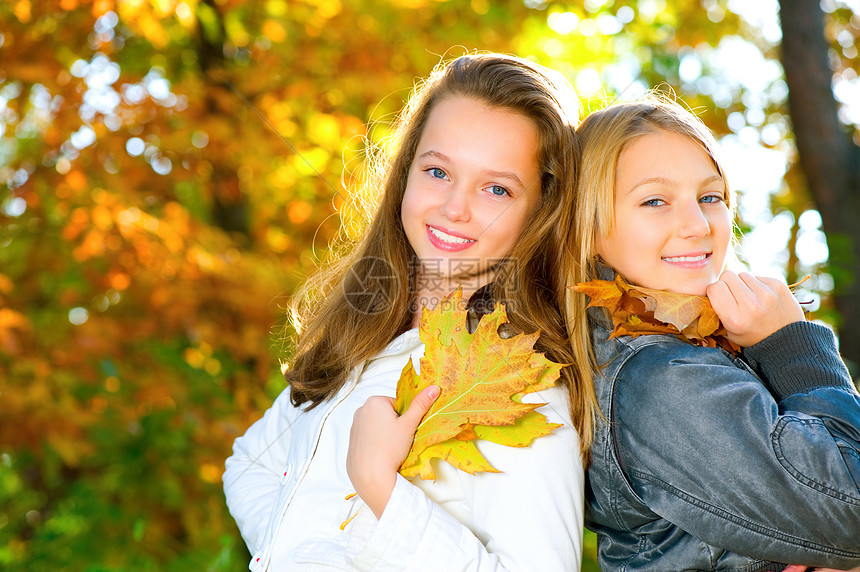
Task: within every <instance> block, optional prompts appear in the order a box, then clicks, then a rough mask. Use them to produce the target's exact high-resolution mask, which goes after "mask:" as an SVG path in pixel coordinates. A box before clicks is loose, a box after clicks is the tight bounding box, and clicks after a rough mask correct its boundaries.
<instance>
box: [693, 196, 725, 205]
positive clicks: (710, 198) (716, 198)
mask: <svg viewBox="0 0 860 572" xmlns="http://www.w3.org/2000/svg"><path fill="white" fill-rule="evenodd" d="M699 200H700V201H701V202H703V203H705V204H712V203H719V202H722V201H723V197H722V196H718V195H705V196H704V197H702V198H701V199H699Z"/></svg>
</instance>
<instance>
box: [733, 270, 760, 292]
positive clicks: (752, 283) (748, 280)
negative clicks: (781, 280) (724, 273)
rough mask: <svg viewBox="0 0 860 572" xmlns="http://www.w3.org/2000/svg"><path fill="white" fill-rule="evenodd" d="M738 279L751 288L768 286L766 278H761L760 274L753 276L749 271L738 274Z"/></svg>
mask: <svg viewBox="0 0 860 572" xmlns="http://www.w3.org/2000/svg"><path fill="white" fill-rule="evenodd" d="M738 279H740V281H741V282H742V283H743V284H744V285H745V286H746V287H747V288H749V289H750V290H753V291H757V290H764V289H765V288H766V283H765V279H764V278H760V277H758V276H753V275H752V274H750V273H749V272H741V273H740V274H738Z"/></svg>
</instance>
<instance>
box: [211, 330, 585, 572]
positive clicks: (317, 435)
mask: <svg viewBox="0 0 860 572" xmlns="http://www.w3.org/2000/svg"><path fill="white" fill-rule="evenodd" d="M423 352H424V345H423V344H422V343H421V342H420V340H419V338H418V330H417V329H413V330H410V331H408V332H406V333H404V334H402V335H401V336H399V337H397V338H396V339H395V340H394V341H392V342H391V344H389V346H388V347H387V348H386V349H385V350H383V351H382V352H381V353H380V354H379V355H378V356H377V357H375V358H374V359H372V360H370V361H369V362H368V363H367V364H366V366H365V368H364V370H363V373H361V370H362V368H356V371H354V372H353V373H352V374H351V375H350V378H349V380H348V381H347V383H346V384H345V385H344V387H343V388H342V389H341V390H340V391H339V392H338V394H337V395H336V396H335V397H334V398H332V399H330V400H327V401H325V402H323V403H321V404H320V405H319V406H317V407H316V408H314V409H311V410H307V409H306V408H305V407H299V408H297V407H293V405H292V404H291V403H290V399H289V390H285V391H284V392H283V393H281V395H280V396H278V398H277V399H276V400H275V402H274V404H273V405H272V407H271V408H270V409H269V410H268V411H267V412H266V413H265V415H264V416H263V418H262V419H260V420H259V421H257V422H256V423H254V424H253V425H252V426H251V427H250V428H249V429H248V431H247V432H246V433H245V435H243V436H242V437H239V438H238V439H236V442H235V443H234V445H233V455H232V456H231V457H230V458H229V459H227V463H226V472H225V473H224V477H223V480H224V492H225V494H226V497H227V505H228V507H229V509H230V513H231V514H232V515H233V517H234V518H235V519H236V523H237V524H238V526H239V529H240V531H241V533H242V536H243V538H244V539H245V542H246V543H247V545H248V548H249V550H250V551H251V553H252V555H253V556H252V559H251V563H250V569H251V570H254V571H263V570H266V571H286V570H290V571H292V570H374V571H376V570H392V571H395V570H396V571H398V572H399V571H402V570H426V571H433V572H437V571H447V570H473V571H490V570H492V571H501V570H541V571H545V572H552V571H556V570H557V571H560V572H561V571H570V570H573V571H578V570H579V568H580V562H581V556H582V521H583V478H584V477H583V469H582V464H581V461H580V456H579V438H578V435H577V433H576V431H575V430H574V429H573V426H572V425H571V423H570V417H569V413H568V407H567V398H566V395H565V391H564V390H563V389H561V388H558V387H556V388H553V389H550V390H547V391H543V392H537V393H533V394H529V395H527V396H526V399H525V401H528V402H546V403H547V405H545V406H543V407H541V408H540V409H539V411H541V412H542V413H543V414H544V415H546V416H547V417H548V418H549V420H550V421H552V422H557V423H563V424H564V426H563V427H560V428H558V429H556V430H555V431H553V432H552V433H551V434H550V435H548V436H545V437H540V438H538V439H536V440H535V441H534V442H533V443H532V445H531V446H529V447H525V448H514V447H505V446H502V445H497V444H494V443H490V442H486V441H478V442H477V446H478V448H479V449H480V450H481V453H482V454H483V455H484V456H485V457H486V458H487V459H488V460H489V461H490V463H491V464H492V465H493V466H494V467H495V468H496V469H499V470H500V471H502V473H478V474H477V475H469V474H467V473H464V472H462V471H459V470H457V469H454V468H453V467H452V466H450V465H449V464H448V463H445V462H434V463H435V464H434V467H435V468H436V475H437V480H436V481H435V482H434V481H422V480H420V479H417V478H416V479H415V480H414V481H410V480H407V479H405V478H403V477H401V476H399V475H398V477H397V483H396V485H395V488H394V491H393V492H392V495H391V499H390V500H389V502H388V505H387V506H386V508H385V511H384V513H383V515H382V518H381V519H379V520H378V521H377V519H376V517H375V516H374V515H373V513H372V512H371V511H370V509H369V508H367V507H366V506H365V505H364V503H363V502H362V501H361V500H360V499H359V498H358V497H357V496H353V497H351V498H347V496H348V495H349V494H350V493H352V492H353V488H352V485H351V483H350V480H349V477H348V476H347V473H346V452H347V448H348V444H349V431H350V428H351V427H352V419H353V415H354V413H355V410H356V409H357V408H358V407H360V406H361V405H363V404H364V402H365V401H366V400H367V398H368V397H370V396H371V395H387V396H392V397H393V396H394V393H395V389H396V384H397V379H398V378H399V377H400V372H401V370H402V369H403V366H404V365H405V364H406V362H407V360H408V359H409V357H410V355H411V356H412V361H413V363H414V364H418V361H419V359H420V357H421V355H422V354H423ZM353 515H355V518H353V519H352V520H351V521H350V522H349V523H348V524H346V526H344V527H343V529H341V526H342V524H343V523H344V522H345V521H347V519H349V518H350V517H351V516H353Z"/></svg>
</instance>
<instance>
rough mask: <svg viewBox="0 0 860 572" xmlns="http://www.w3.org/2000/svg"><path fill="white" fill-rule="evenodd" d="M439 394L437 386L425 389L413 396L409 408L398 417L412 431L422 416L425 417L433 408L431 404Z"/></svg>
mask: <svg viewBox="0 0 860 572" xmlns="http://www.w3.org/2000/svg"><path fill="white" fill-rule="evenodd" d="M439 393H440V389H439V386H438V385H431V386H429V387H425V388H424V389H422V390H421V391H420V392H419V393H418V395H416V396H415V398H414V399H413V400H412V403H410V404H409V407H407V408H406V411H404V412H403V415H401V416H400V419H402V420H403V421H404V422H405V423H407V424H409V425H410V426H411V427H412V428H413V431H414V429H415V428H417V427H418V424H419V423H421V420H422V419H423V418H424V416H425V415H427V412H428V411H430V407H432V406H433V402H434V401H436V398H437V397H439Z"/></svg>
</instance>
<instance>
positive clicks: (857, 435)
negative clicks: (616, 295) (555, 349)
mask: <svg viewBox="0 0 860 572" xmlns="http://www.w3.org/2000/svg"><path fill="white" fill-rule="evenodd" d="M578 133H579V135H580V140H581V143H582V150H583V151H582V170H581V173H580V179H579V186H578V195H577V208H576V213H575V217H576V223H575V228H576V230H577V232H575V233H574V234H573V235H572V236H573V237H574V240H575V246H574V250H575V252H576V254H577V264H578V266H577V269H576V271H575V273H574V276H572V278H571V282H573V283H580V282H587V281H589V280H593V279H604V280H613V279H614V278H615V276H616V275H620V276H622V277H623V278H624V279H625V280H626V281H627V282H629V283H632V284H635V285H638V286H643V287H646V288H655V289H663V290H669V291H672V292H677V293H682V294H691V295H700V296H705V295H706V296H707V297H708V298H709V299H710V301H711V304H712V305H713V307H714V309H715V310H716V312H717V314H718V315H719V317H720V319H721V321H722V323H723V325H725V327H726V329H727V331H728V335H729V338H730V339H731V340H732V341H734V342H735V343H737V344H739V345H740V346H743V351H742V353H741V354H740V355H737V356H735V355H732V354H730V353H727V352H726V351H724V350H722V349H720V348H705V347H699V346H693V345H690V344H688V343H685V342H683V341H681V340H680V339H678V338H677V337H675V336H673V335H668V334H667V335H662V334H658V335H644V336H638V337H635V338H631V337H630V336H619V337H615V338H610V334H611V332H612V325H611V320H610V319H609V317H608V315H607V313H606V312H605V311H604V310H603V309H597V308H595V309H589V310H588V311H586V309H585V306H586V305H587V304H588V302H589V300H588V297H587V296H585V295H584V294H578V293H571V298H570V316H571V324H570V331H571V335H572V339H573V347H574V350H575V353H576V354H577V356H578V357H579V359H580V360H583V361H584V360H588V359H591V361H592V363H593V364H594V383H595V387H596V393H597V397H598V401H599V404H600V409H601V411H602V413H603V416H604V417H605V420H606V422H605V423H600V424H599V426H598V428H597V431H596V434H595V437H594V443H593V445H592V454H593V464H592V465H591V467H590V469H589V471H588V486H587V487H586V501H587V509H586V526H587V527H588V528H590V529H592V530H594V531H596V532H597V534H598V550H599V561H600V566H601V569H603V570H630V571H632V570H747V571H753V570H783V569H784V568H785V566H786V563H792V564H798V565H803V566H799V567H793V568H792V569H793V570H796V569H804V567H805V566H832V567H840V568H848V567H851V566H857V565H858V564H860V398H858V395H857V391H856V389H855V387H854V385H853V383H852V381H851V379H850V377H849V375H848V371H847V370H846V368H845V365H844V364H843V362H842V360H841V359H840V356H839V353H838V351H837V348H836V345H835V340H834V336H833V334H832V333H831V332H830V330H829V329H827V328H825V327H823V326H820V325H818V324H814V323H812V322H807V321H805V319H804V314H803V311H802V309H801V307H800V305H799V304H798V303H797V301H796V300H795V299H794V297H793V296H792V294H791V292H790V291H789V289H788V287H787V286H786V285H785V284H784V283H783V282H781V281H779V280H775V279H770V278H757V277H754V276H752V275H750V274H748V273H745V272H741V273H740V274H736V273H734V272H731V271H727V270H726V269H725V264H726V259H727V257H728V256H729V254H730V253H731V251H732V221H733V212H734V208H735V198H734V194H733V193H732V190H731V188H730V187H729V185H728V184H727V182H726V175H725V171H724V168H723V165H722V163H721V162H720V160H719V155H718V150H717V145H716V143H715V141H714V138H713V136H712V135H711V133H710V132H709V130H708V129H707V128H706V127H705V126H704V124H703V123H702V122H701V121H700V120H699V119H698V118H697V117H695V116H694V115H693V114H692V113H690V112H689V111H687V110H686V109H684V108H683V107H682V106H681V105H679V104H677V103H675V102H672V101H668V100H666V99H661V98H657V97H649V98H647V99H645V100H643V101H637V102H631V103H620V104H616V105H611V106H609V107H607V108H606V109H603V110H601V111H597V112H595V113H592V114H591V115H590V116H589V117H587V118H586V119H585V120H584V121H583V122H582V124H581V126H580V127H579V129H578Z"/></svg>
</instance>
